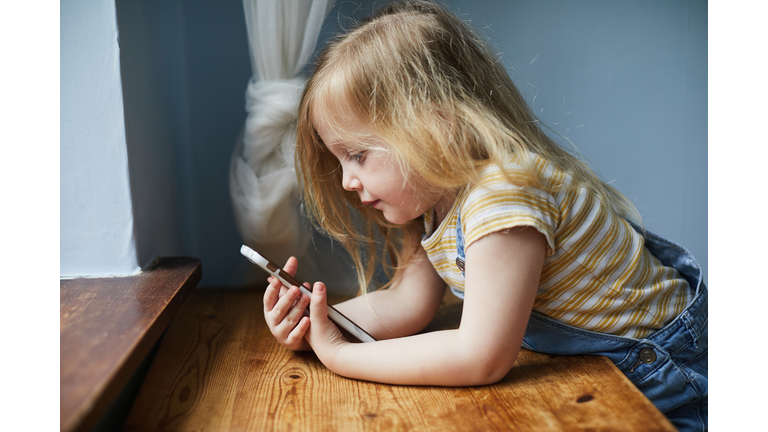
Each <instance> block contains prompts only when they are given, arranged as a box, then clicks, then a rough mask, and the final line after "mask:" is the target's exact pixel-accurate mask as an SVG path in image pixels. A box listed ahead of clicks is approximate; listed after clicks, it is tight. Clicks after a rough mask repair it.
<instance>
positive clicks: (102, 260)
mask: <svg viewBox="0 0 768 432" xmlns="http://www.w3.org/2000/svg"><path fill="white" fill-rule="evenodd" d="M60 14H61V41H60V44H61V45H60V47H61V48H60V50H61V51H60V52H61V71H60V73H61V75H60V80H61V82H60V85H61V94H60V95H61V102H60V104H61V105H60V109H61V117H60V118H61V126H60V127H61V129H60V136H61V148H60V151H61V154H60V169H61V172H60V180H61V189H60V199H61V207H60V227H61V231H60V253H61V255H60V270H59V272H60V275H61V276H62V277H69V276H104V275H125V274H134V273H136V272H138V271H139V266H138V262H137V258H136V247H135V242H134V239H133V213H132V209H131V199H130V186H129V179H128V156H127V152H126V143H125V125H124V121H123V97H122V88H121V83H120V50H119V47H118V32H117V19H116V13H115V2H114V0H72V1H66V2H62V3H61V10H60Z"/></svg>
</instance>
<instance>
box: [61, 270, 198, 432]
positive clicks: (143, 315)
mask: <svg viewBox="0 0 768 432" xmlns="http://www.w3.org/2000/svg"><path fill="white" fill-rule="evenodd" d="M201 275H202V270H201V264H200V261H199V260H198V259H196V258H163V259H160V260H158V261H156V262H155V263H153V265H151V266H150V267H149V268H147V269H145V270H144V271H142V272H141V273H140V274H138V275H135V276H130V277H110V278H79V279H62V280H61V281H60V306H59V311H60V318H61V321H60V343H61V357H60V369H61V375H60V379H61V390H60V391H61V401H60V422H61V430H62V431H74V430H88V429H90V428H91V427H92V426H93V425H94V424H95V422H97V421H98V420H99V418H100V417H101V415H102V414H103V413H104V412H105V411H106V409H107V408H108V407H109V405H110V404H111V403H112V401H113V400H114V399H115V397H116V396H117V394H118V393H119V392H120V390H121V389H122V388H123V386H124V385H125V384H126V382H127V381H128V379H129V378H130V376H131V374H132V373H133V372H134V371H135V370H136V368H137V367H138V365H139V364H140V363H141V361H142V360H143V359H144V357H145V356H146V355H147V353H149V351H150V350H151V349H152V347H153V346H154V345H155V343H156V342H157V341H158V339H159V338H160V335H161V334H162V333H163V331H164V330H165V329H166V328H167V326H168V324H170V322H171V319H172V318H173V316H174V315H175V314H176V313H177V312H178V310H179V309H180V308H181V305H182V303H183V302H184V301H185V300H186V299H187V298H188V297H189V294H190V293H191V291H192V290H193V289H194V287H195V286H196V285H197V283H198V281H199V280H200V277H201Z"/></svg>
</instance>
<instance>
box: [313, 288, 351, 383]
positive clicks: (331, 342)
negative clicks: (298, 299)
mask: <svg viewBox="0 0 768 432" xmlns="http://www.w3.org/2000/svg"><path fill="white" fill-rule="evenodd" d="M327 297H328V293H327V290H326V288H325V284H324V283H322V282H315V286H314V288H313V289H312V299H311V300H310V304H309V321H310V325H309V331H307V332H306V334H305V336H304V337H305V339H306V340H307V342H309V344H310V345H311V346H312V350H313V351H315V354H317V357H318V358H319V359H320V361H321V362H323V364H324V365H325V366H326V367H327V368H328V369H330V370H334V364H333V363H334V359H335V358H336V353H337V352H338V351H339V350H340V349H341V348H342V347H343V346H344V345H346V344H349V341H347V340H346V339H345V338H344V336H343V335H342V334H341V331H339V328H338V327H336V324H334V323H333V322H332V321H331V320H330V319H329V318H328V300H327Z"/></svg>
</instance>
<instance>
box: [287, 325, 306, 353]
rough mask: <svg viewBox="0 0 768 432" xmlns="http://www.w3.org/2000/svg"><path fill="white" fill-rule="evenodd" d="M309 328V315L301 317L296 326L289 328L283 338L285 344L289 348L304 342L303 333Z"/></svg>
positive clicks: (296, 346) (296, 347)
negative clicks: (288, 331) (284, 338)
mask: <svg viewBox="0 0 768 432" xmlns="http://www.w3.org/2000/svg"><path fill="white" fill-rule="evenodd" d="M307 329H309V317H301V320H300V321H299V323H298V324H297V325H296V327H294V328H293V330H291V332H290V333H289V334H288V337H287V338H286V340H285V344H286V345H287V346H288V347H290V348H291V349H298V347H300V346H301V345H302V344H303V342H304V334H306V333H307Z"/></svg>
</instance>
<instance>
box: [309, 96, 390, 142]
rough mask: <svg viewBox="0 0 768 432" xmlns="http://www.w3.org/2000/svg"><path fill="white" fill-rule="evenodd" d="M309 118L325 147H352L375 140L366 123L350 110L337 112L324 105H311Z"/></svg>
mask: <svg viewBox="0 0 768 432" xmlns="http://www.w3.org/2000/svg"><path fill="white" fill-rule="evenodd" d="M337 106H338V105H337ZM310 117H311V124H312V127H313V128H314V130H315V132H317V133H318V134H319V135H320V137H321V138H322V139H323V141H326V145H328V144H334V145H335V144H347V145H353V144H354V143H361V142H365V141H370V140H372V139H375V138H376V137H375V135H374V134H373V133H371V131H370V130H369V128H368V127H367V123H365V122H364V121H363V120H362V119H360V118H359V117H358V116H356V115H354V114H353V112H352V110H350V109H344V110H337V109H333V108H330V107H328V106H327V105H325V104H319V105H315V104H313V105H312V106H311V107H310ZM358 146H359V144H358Z"/></svg>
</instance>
